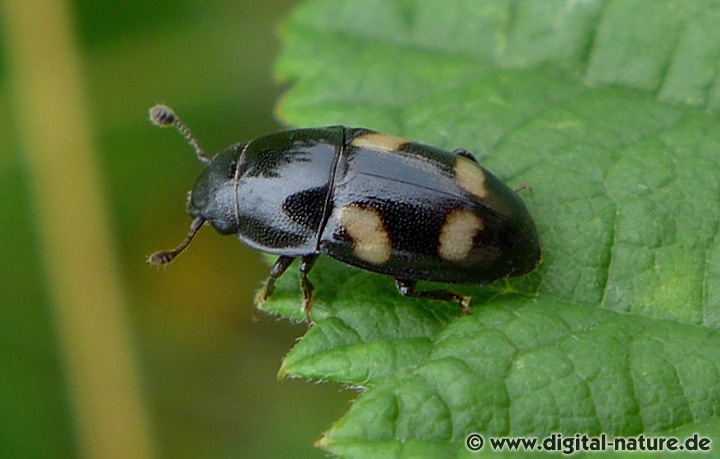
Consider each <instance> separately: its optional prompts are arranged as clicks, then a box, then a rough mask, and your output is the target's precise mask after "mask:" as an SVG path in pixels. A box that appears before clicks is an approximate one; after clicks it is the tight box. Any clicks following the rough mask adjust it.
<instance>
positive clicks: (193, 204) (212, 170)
mask: <svg viewBox="0 0 720 459" xmlns="http://www.w3.org/2000/svg"><path fill="white" fill-rule="evenodd" d="M150 120H151V121H152V122H153V123H154V124H156V125H158V126H161V127H166V126H175V128H177V130H178V131H180V133H181V134H182V135H183V136H184V137H185V138H186V139H187V141H188V142H189V143H190V145H191V146H192V147H193V149H194V150H195V154H196V156H197V158H198V160H200V162H202V163H203V164H205V165H206V166H207V167H206V168H205V170H204V171H203V172H202V174H201V175H200V177H199V178H198V180H197V182H196V183H195V186H194V187H193V190H192V191H191V192H190V193H189V195H188V203H187V210H188V213H189V214H190V216H191V217H193V221H192V223H191V225H190V233H189V234H188V236H187V237H186V238H185V240H184V241H183V242H182V243H181V244H180V245H179V246H177V247H176V248H175V249H173V250H169V251H163V252H157V253H154V254H153V255H150V257H148V259H147V261H148V263H150V264H154V265H164V264H167V263H170V262H171V261H172V260H173V259H174V258H175V257H176V256H178V255H179V254H180V253H182V251H183V250H185V249H186V248H187V246H188V245H190V242H191V241H192V239H193V238H194V237H195V235H196V234H197V232H198V231H200V228H202V227H203V225H204V224H205V223H206V222H209V223H210V224H211V225H212V226H213V228H215V230H216V231H217V232H218V233H220V234H233V233H237V231H238V221H237V212H236V205H235V187H234V182H235V171H236V169H237V159H238V156H239V154H240V151H241V148H238V146H237V145H236V146H233V147H230V148H228V149H227V150H225V151H223V152H222V153H219V154H218V155H217V156H215V158H210V157H209V156H206V155H205V153H203V151H202V149H201V148H200V145H199V144H198V142H197V139H196V138H195V136H194V135H193V133H192V132H191V131H190V129H189V128H188V127H187V126H186V125H185V124H184V123H183V122H182V121H181V120H180V118H178V117H177V115H175V113H174V112H173V111H172V109H171V108H170V107H166V106H164V105H156V106H154V107H153V108H151V109H150Z"/></svg>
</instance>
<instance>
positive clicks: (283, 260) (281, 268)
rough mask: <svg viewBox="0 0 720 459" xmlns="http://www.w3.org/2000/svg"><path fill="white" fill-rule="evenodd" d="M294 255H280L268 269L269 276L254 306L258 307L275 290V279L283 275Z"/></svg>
mask: <svg viewBox="0 0 720 459" xmlns="http://www.w3.org/2000/svg"><path fill="white" fill-rule="evenodd" d="M295 258H296V257H289V256H287V255H281V256H280V257H279V258H278V259H277V260H276V261H275V264H274V265H273V267H272V269H271V270H270V277H268V279H267V281H265V286H264V287H263V289H262V290H261V291H260V293H259V294H258V296H257V298H256V299H255V307H256V308H260V307H261V306H262V305H263V304H264V303H265V302H266V301H267V300H268V298H270V296H271V295H272V294H273V292H274V291H275V281H276V280H277V279H278V278H279V277H280V276H282V275H283V273H284V272H285V271H287V269H288V268H289V267H290V265H291V264H292V262H293V261H294V260H295Z"/></svg>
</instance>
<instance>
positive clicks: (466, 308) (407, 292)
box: [395, 279, 471, 314]
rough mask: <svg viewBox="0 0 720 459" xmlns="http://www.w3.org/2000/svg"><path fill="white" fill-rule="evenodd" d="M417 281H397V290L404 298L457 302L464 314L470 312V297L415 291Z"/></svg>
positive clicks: (449, 293)
mask: <svg viewBox="0 0 720 459" xmlns="http://www.w3.org/2000/svg"><path fill="white" fill-rule="evenodd" d="M416 284H417V281H414V280H405V279H395V288H397V290H398V292H400V294H401V295H403V296H413V297H416V298H429V299H431V300H442V301H456V302H457V303H458V305H460V309H462V312H464V313H466V314H467V313H468V312H470V298H471V297H470V296H466V295H461V294H459V293H455V292H451V291H449V290H430V291H427V292H418V291H416V290H415V285H416Z"/></svg>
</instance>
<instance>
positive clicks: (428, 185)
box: [148, 105, 540, 316]
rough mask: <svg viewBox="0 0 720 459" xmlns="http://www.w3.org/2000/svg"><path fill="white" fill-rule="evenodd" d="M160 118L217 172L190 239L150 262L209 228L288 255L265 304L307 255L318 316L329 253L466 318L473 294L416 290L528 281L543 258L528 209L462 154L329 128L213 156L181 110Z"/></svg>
mask: <svg viewBox="0 0 720 459" xmlns="http://www.w3.org/2000/svg"><path fill="white" fill-rule="evenodd" d="M150 119H151V120H152V121H153V122H154V123H155V124H157V125H160V126H169V125H174V126H175V127H176V128H177V129H178V130H179V131H180V132H181V133H182V134H183V135H184V136H185V138H186V139H187V140H188V141H189V142H190V144H191V145H192V147H193V148H194V149H195V153H196V155H197V157H198V159H199V160H200V161H202V162H203V163H204V164H205V165H207V166H208V167H207V168H206V169H205V171H203V173H202V175H200V177H199V178H198V180H197V182H196V184H195V187H194V188H193V190H192V192H191V193H190V195H189V197H188V213H189V214H190V216H191V217H193V221H192V224H191V227H190V233H189V234H188V237H187V238H186V239H185V240H184V241H183V242H182V244H180V245H179V246H178V247H177V248H176V249H174V250H172V251H167V252H158V253H155V254H154V255H151V256H150V257H149V258H148V262H149V263H152V264H166V263H169V262H171V261H172V260H173V258H175V257H176V256H177V255H178V254H179V253H180V252H182V251H183V250H185V248H186V247H187V246H188V244H189V243H190V241H191V240H192V238H193V237H194V236H195V234H197V232H198V231H199V230H200V228H201V227H202V226H203V225H204V224H205V223H206V222H209V223H210V224H211V225H212V226H213V227H214V228H215V229H216V230H217V231H218V232H219V233H220V234H237V236H238V238H239V239H240V240H241V241H243V242H245V243H246V244H247V245H249V246H250V247H253V248H255V249H258V250H261V251H263V252H267V253H272V254H277V255H279V256H280V257H279V258H278V259H277V261H276V262H275V264H274V266H273V267H272V270H271V271H270V277H269V278H268V280H267V282H266V284H265V287H264V289H263V290H262V292H261V293H260V294H259V296H258V304H257V306H260V305H261V304H262V303H263V302H265V301H266V300H267V299H268V298H269V297H270V295H271V294H272V291H273V285H274V283H275V280H276V279H278V278H279V277H280V276H281V275H282V274H283V273H284V272H285V270H286V269H287V268H288V267H289V266H290V264H291V263H292V261H293V260H294V259H295V258H297V257H301V264H300V282H301V288H302V292H303V296H304V300H303V310H304V311H305V313H306V315H308V316H309V313H310V308H311V306H312V292H313V285H312V284H311V283H310V281H309V280H308V278H307V275H308V273H309V272H310V269H311V268H312V266H313V264H314V263H315V260H316V259H317V257H318V256H319V255H320V254H325V255H329V256H331V257H333V258H336V259H338V260H340V261H343V262H345V263H347V264H350V265H353V266H357V267H360V268H363V269H367V270H370V271H375V272H378V273H382V274H386V275H389V276H392V277H394V278H395V285H396V287H397V289H398V291H399V292H400V293H401V294H403V295H407V296H416V297H424V298H433V299H439V300H452V301H457V302H458V303H459V304H460V306H461V307H462V309H463V311H465V312H467V311H468V309H469V303H470V297H468V296H464V295H461V294H458V293H454V292H450V291H447V290H434V291H420V292H419V291H416V290H415V284H416V283H417V281H418V280H425V281H436V282H444V283H452V284H487V283H490V282H493V281H495V280H498V279H501V278H504V277H508V276H519V275H522V274H526V273H529V272H531V271H532V270H534V269H535V267H536V265H537V264H538V262H539V261H540V243H539V240H538V236H537V231H536V229H535V224H534V222H533V220H532V218H531V217H530V214H529V213H528V211H527V209H526V208H525V204H524V203H523V201H522V200H521V199H520V197H519V196H518V195H517V193H515V191H513V190H512V189H510V188H509V187H508V186H507V185H505V184H504V183H503V182H501V181H500V180H499V179H498V178H496V177H495V176H494V175H492V174H491V173H490V172H488V171H487V170H486V169H485V168H483V167H482V166H480V165H479V164H478V163H477V161H476V160H475V158H474V157H473V156H472V155H471V154H470V153H468V152H467V151H465V150H463V149H457V150H455V151H453V152H449V151H445V150H441V149H439V148H435V147H431V146H428V145H424V144H421V143H417V142H412V141H408V140H405V139H403V138H400V137H395V136H390V135H386V134H381V133H378V132H375V131H371V130H368V129H361V128H349V127H343V126H330V127H323V128H310V129H295V130H289V131H284V132H278V133H275V134H270V135H268V136H265V137H261V138H259V139H256V140H252V141H250V142H246V143H238V144H235V145H232V146H230V147H229V148H228V149H226V150H225V151H223V152H221V153H219V154H217V155H216V156H215V157H214V158H210V157H208V156H206V155H205V154H204V153H203V151H202V149H201V148H200V146H199V145H198V142H197V140H196V138H195V136H194V135H193V134H192V132H191V131H190V130H189V129H188V128H187V126H186V125H185V124H184V123H183V122H182V121H181V120H180V119H179V118H178V117H177V116H176V115H175V113H174V112H173V111H172V110H171V109H170V108H168V107H165V106H163V105H157V106H155V107H153V108H152V109H150Z"/></svg>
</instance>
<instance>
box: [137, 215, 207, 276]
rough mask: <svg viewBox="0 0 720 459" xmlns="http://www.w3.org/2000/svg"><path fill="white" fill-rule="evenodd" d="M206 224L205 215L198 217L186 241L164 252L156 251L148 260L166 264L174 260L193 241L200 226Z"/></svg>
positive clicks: (156, 263)
mask: <svg viewBox="0 0 720 459" xmlns="http://www.w3.org/2000/svg"><path fill="white" fill-rule="evenodd" d="M204 224H205V218H203V217H197V218H196V219H195V220H193V221H192V223H190V232H189V233H188V235H187V237H186V238H185V240H184V241H182V242H181V243H180V245H179V246H177V247H175V248H174V249H172V250H164V251H162V252H155V253H153V254H152V255H150V256H149V257H147V260H146V261H147V262H148V263H150V264H151V265H166V264H168V263H170V262H171V261H173V260H174V259H175V257H177V256H178V255H180V254H181V253H182V252H183V250H185V249H186V248H187V246H188V245H190V243H191V242H192V240H193V238H194V237H195V235H196V234H197V233H198V231H200V228H202V227H203V225H204Z"/></svg>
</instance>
